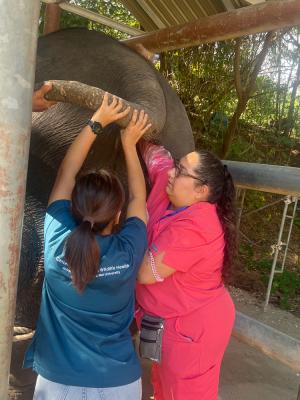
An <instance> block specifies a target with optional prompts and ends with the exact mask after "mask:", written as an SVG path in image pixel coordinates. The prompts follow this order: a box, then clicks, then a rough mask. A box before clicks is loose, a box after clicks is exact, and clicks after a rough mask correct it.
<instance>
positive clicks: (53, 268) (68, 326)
mask: <svg viewBox="0 0 300 400" xmlns="http://www.w3.org/2000/svg"><path fill="white" fill-rule="evenodd" d="M75 227H76V222H75V220H74V218H73V216H72V215H71V210H70V201H67V200H58V201H55V202H53V203H52V204H51V205H50V206H49V207H48V209H47V213H46V217H45V230H44V236H45V279H44V285H43V291H42V302H41V308H40V315H39V320H38V323H37V329H36V332H35V335H34V338H33V340H32V343H31V345H30V347H29V349H28V350H27V353H26V356H25V361H24V367H25V368H28V367H32V368H33V369H34V370H35V371H36V372H37V373H38V374H40V375H41V376H43V377H44V378H46V379H48V380H50V381H53V382H57V383H61V384H64V385H72V386H84V387H113V386H121V385H126V384H129V383H131V382H133V381H135V380H137V379H139V377H140V376H141V370H140V364H139V361H138V358H137V355H136V353H135V351H134V348H133V344H132V339H131V335H130V332H129V325H130V323H131V321H132V319H133V312H134V288H135V281H136V275H137V272H138V268H139V265H140V264H141V262H142V259H143V256H144V253H145V251H146V248H147V236H146V225H145V224H144V222H143V221H141V220H140V219H139V218H136V217H133V218H128V219H127V220H126V221H125V223H124V225H123V228H122V229H121V231H120V232H119V233H118V234H114V235H108V236H100V235H97V236H96V238H97V241H98V243H99V245H100V251H101V263H100V264H101V265H100V267H99V272H98V274H97V276H96V278H95V279H94V280H93V281H92V282H90V283H89V284H88V285H87V286H86V288H85V290H84V292H83V293H82V294H80V293H78V291H77V290H76V288H75V287H74V286H73V284H72V282H71V274H70V270H69V268H68V265H67V263H66V262H65V260H64V244H65V239H66V238H67V236H68V235H69V234H70V232H71V231H72V230H73V229H74V228H75Z"/></svg>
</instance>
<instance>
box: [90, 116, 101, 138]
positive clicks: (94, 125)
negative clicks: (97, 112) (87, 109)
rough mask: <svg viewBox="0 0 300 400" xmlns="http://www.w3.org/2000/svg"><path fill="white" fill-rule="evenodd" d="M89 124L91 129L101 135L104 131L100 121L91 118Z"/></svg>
mask: <svg viewBox="0 0 300 400" xmlns="http://www.w3.org/2000/svg"><path fill="white" fill-rule="evenodd" d="M87 124H88V126H90V127H91V129H92V131H93V133H94V134H95V135H101V134H102V133H103V132H104V131H103V126H102V125H101V124H100V122H97V121H93V120H92V119H89V120H88V122H87Z"/></svg>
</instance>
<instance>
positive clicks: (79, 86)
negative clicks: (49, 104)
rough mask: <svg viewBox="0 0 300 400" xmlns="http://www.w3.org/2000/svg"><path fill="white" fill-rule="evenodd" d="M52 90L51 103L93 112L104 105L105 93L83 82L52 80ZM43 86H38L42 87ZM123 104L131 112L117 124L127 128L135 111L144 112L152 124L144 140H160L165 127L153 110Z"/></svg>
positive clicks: (49, 98)
mask: <svg viewBox="0 0 300 400" xmlns="http://www.w3.org/2000/svg"><path fill="white" fill-rule="evenodd" d="M49 82H51V83H52V90H50V91H49V92H48V93H47V94H46V95H45V98H46V99H47V100H51V101H58V102H63V103H71V104H74V105H78V106H80V107H84V108H89V109H91V110H94V111H95V110H97V108H99V107H100V106H101V104H102V101H103V96H104V94H105V91H104V90H102V89H99V88H97V87H95V86H89V85H86V84H84V83H81V82H76V81H63V80H51V81H49ZM40 85H41V84H37V85H36V87H37V86H40ZM108 96H109V101H111V100H112V97H113V94H111V93H108ZM116 97H117V98H119V99H120V100H122V102H123V109H122V110H125V108H127V107H128V106H129V107H130V112H129V114H128V115H126V117H124V118H122V119H120V120H118V121H116V123H117V124H118V125H119V126H120V127H121V128H125V127H126V126H127V125H128V123H129V121H130V119H131V116H132V113H133V110H134V109H136V110H142V109H144V110H145V112H146V113H147V114H148V115H149V122H150V123H151V124H152V125H151V128H150V129H149V131H148V132H147V133H146V134H145V136H144V139H146V140H159V133H160V132H161V131H162V129H163V126H160V125H159V123H158V122H157V121H156V120H155V116H154V115H153V112H152V111H151V110H147V107H142V106H140V105H139V104H135V103H132V102H129V101H127V100H125V99H121V98H120V97H118V96H116Z"/></svg>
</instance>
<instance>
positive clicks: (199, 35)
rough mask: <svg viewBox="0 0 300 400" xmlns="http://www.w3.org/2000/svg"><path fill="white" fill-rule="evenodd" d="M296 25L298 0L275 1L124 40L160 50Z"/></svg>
mask: <svg viewBox="0 0 300 400" xmlns="http://www.w3.org/2000/svg"><path fill="white" fill-rule="evenodd" d="M296 25H300V1H299V0H274V1H267V2H264V3H262V4H259V5H256V6H248V7H242V8H239V9H237V10H231V11H228V12H224V13H219V14H216V15H212V16H209V17H204V18H200V19H197V20H195V21H192V22H189V23H186V24H182V25H177V26H173V27H170V28H165V29H160V30H158V31H155V32H150V33H147V34H145V35H141V36H138V37H136V38H131V39H126V40H123V43H125V44H126V45H127V46H129V47H131V46H133V45H136V44H137V43H141V44H142V45H143V46H144V47H145V48H146V49H147V50H149V51H152V52H153V53H160V52H162V51H167V50H174V49H180V48H184V47H191V46H197V45H200V44H202V43H209V42H216V41H219V40H226V39H233V38H237V37H241V36H245V35H251V34H254V33H259V32H268V31H273V30H278V29H281V28H287V27H291V26H296Z"/></svg>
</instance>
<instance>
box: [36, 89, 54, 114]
mask: <svg viewBox="0 0 300 400" xmlns="http://www.w3.org/2000/svg"><path fill="white" fill-rule="evenodd" d="M51 89H52V83H51V82H45V83H44V84H43V86H42V87H41V88H39V89H38V90H36V91H35V92H33V95H32V111H34V112H41V111H45V110H48V108H50V107H51V106H53V105H54V104H56V103H57V102H56V101H49V100H46V99H45V97H44V96H45V94H46V93H48V92H49V91H50V90H51Z"/></svg>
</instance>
